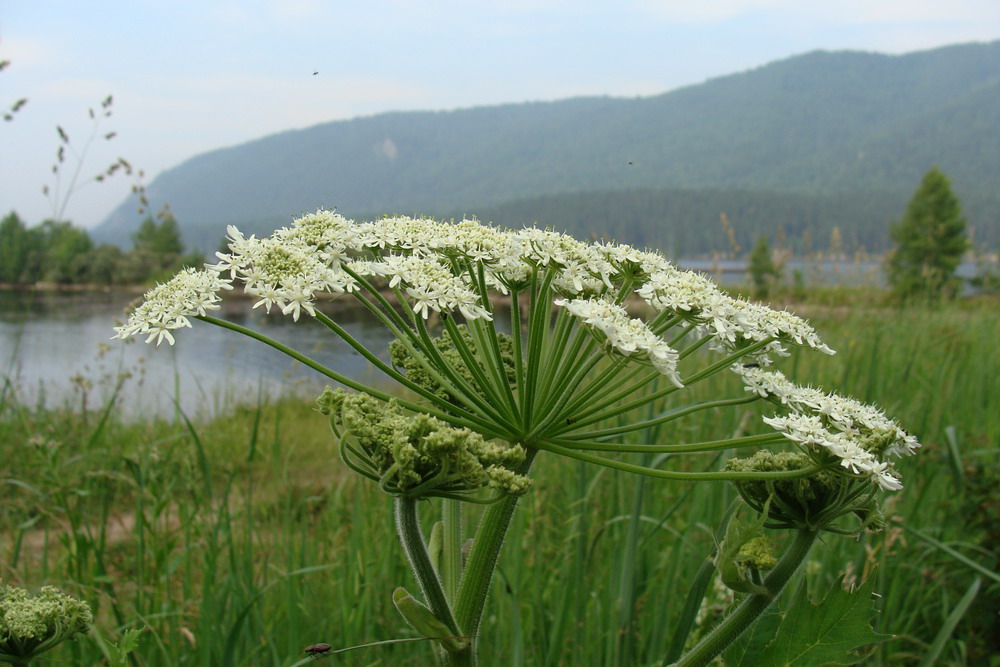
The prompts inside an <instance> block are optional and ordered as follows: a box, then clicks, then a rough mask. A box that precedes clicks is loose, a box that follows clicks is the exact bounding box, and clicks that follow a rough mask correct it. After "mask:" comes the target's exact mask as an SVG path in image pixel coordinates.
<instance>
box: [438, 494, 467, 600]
mask: <svg viewBox="0 0 1000 667" xmlns="http://www.w3.org/2000/svg"><path fill="white" fill-rule="evenodd" d="M461 581H462V501H460V500H450V499H448V498H445V499H443V500H442V501H441V582H442V583H443V584H444V594H445V596H447V598H448V602H450V603H451V604H452V605H454V604H455V599H456V598H457V597H458V586H459V584H460V583H461Z"/></svg>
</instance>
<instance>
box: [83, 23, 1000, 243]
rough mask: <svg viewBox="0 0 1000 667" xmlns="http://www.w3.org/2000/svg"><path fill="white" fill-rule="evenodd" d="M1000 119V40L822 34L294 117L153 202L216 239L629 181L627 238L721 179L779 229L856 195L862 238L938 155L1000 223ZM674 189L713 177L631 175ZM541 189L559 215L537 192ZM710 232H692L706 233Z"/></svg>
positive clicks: (713, 200) (166, 183) (710, 209)
mask: <svg viewBox="0 0 1000 667" xmlns="http://www.w3.org/2000/svg"><path fill="white" fill-rule="evenodd" d="M998 128H1000V41H998V42H992V43H989V44H967V45H959V46H951V47H945V48H940V49H935V50H932V51H923V52H918V53H912V54H907V55H902V56H887V55H879V54H874V53H859V52H822V51H819V52H814V53H808V54H805V55H801V56H796V57H792V58H788V59H786V60H782V61H779V62H775V63H772V64H769V65H766V66H763V67H760V68H757V69H754V70H751V71H747V72H743V73H739V74H734V75H731V76H725V77H721V78H717V79H712V80H709V81H707V82H705V83H703V84H699V85H695V86H690V87H686V88H682V89H678V90H675V91H672V92H669V93H665V94H663V95H658V96H655V97H645V98H634V99H620V98H609V97H600V98H577V99H570V100H565V101H558V102H544V103H542V102H538V103H526V104H510V105H502V106H493V107H481V108H472V109H463V110H457V111H440V112H428V111H421V112H401V113H387V114H381V115H377V116H371V117H365V118H357V119H353V120H347V121H337V122H331V123H326V124H322V125H317V126H314V127H310V128H307V129H303V130H296V131H289V132H283V133H281V134H276V135H272V136H268V137H264V138H262V139H259V140H256V141H253V142H250V143H247V144H243V145H240V146H235V147H232V148H226V149H221V150H216V151H212V152H209V153H205V154H202V155H198V156H196V157H194V158H192V159H190V160H188V161H186V162H184V163H183V164H181V165H179V166H178V167H176V168H174V169H171V170H169V171H167V172H164V173H163V174H162V175H160V176H159V177H158V178H156V179H155V180H154V181H153V182H152V183H151V184H150V186H149V187H148V195H149V196H150V198H151V200H152V203H153V205H154V208H155V207H156V206H158V205H159V204H160V203H164V202H166V203H169V204H170V206H171V209H172V210H173V211H174V214H175V215H176V216H177V219H178V220H179V222H180V224H181V226H182V229H183V231H184V234H185V238H186V239H188V240H189V241H192V242H197V243H200V244H202V245H203V246H205V247H215V246H217V244H218V240H219V238H220V236H221V232H222V230H224V229H225V225H226V224H229V223H235V224H238V225H241V226H243V227H246V228H248V229H252V230H257V231H266V230H269V229H273V228H274V227H275V226H276V225H281V224H286V223H287V222H288V221H289V220H290V218H291V216H292V215H294V214H297V213H300V212H303V211H308V210H312V209H315V208H317V207H319V206H324V207H337V208H338V210H340V211H341V212H343V213H344V214H346V215H358V216H360V215H363V214H365V215H367V214H372V213H393V212H395V213H422V214H429V215H451V214H453V213H455V212H456V211H459V212H465V213H469V214H475V213H480V214H481V217H484V218H485V217H487V216H486V215H485V214H486V212H487V211H506V212H507V214H510V213H511V212H512V211H515V210H516V211H517V214H518V216H520V219H516V220H515V219H505V220H503V222H504V223H507V224H522V223H531V222H534V221H538V222H540V223H542V224H555V223H558V224H560V225H562V223H563V221H564V219H566V217H567V216H569V215H570V214H572V215H577V212H579V214H580V215H585V214H586V211H587V207H586V206H582V205H581V204H580V201H578V200H575V199H574V197H567V196H566V195H567V194H572V193H582V192H591V195H589V196H590V197H591V199H589V200H587V201H591V202H593V201H595V200H594V197H599V196H600V195H599V194H596V193H595V191H600V192H602V193H616V192H617V193H619V194H618V195H617V196H613V197H610V198H606V199H604V200H597V201H614V202H615V205H616V207H618V208H617V210H620V211H621V217H622V218H628V219H630V220H633V221H634V226H633V225H632V224H630V225H621V227H622V228H621V229H620V231H618V230H616V233H617V234H618V236H619V238H621V239H622V240H628V241H633V242H641V241H642V240H644V239H648V240H649V241H651V242H655V243H671V242H672V241H671V236H670V235H664V234H662V233H659V232H656V233H651V232H650V231H649V230H647V229H643V228H641V227H642V226H643V225H653V226H657V229H661V231H662V227H663V226H664V225H669V226H677V227H680V228H687V227H692V226H696V225H701V224H703V223H702V222H701V221H702V220H705V219H711V220H713V221H714V222H715V223H716V224H717V222H718V218H719V214H720V213H726V212H727V211H726V210H724V209H723V208H720V206H721V204H720V199H719V193H730V194H732V193H749V194H750V195H753V196H754V197H757V198H763V199H760V201H759V202H758V206H757V210H760V206H764V207H765V208H768V207H770V208H772V209H774V210H784V211H785V213H783V214H782V216H779V218H780V219H778V218H774V219H769V220H766V221H762V222H761V225H763V226H764V227H771V228H772V229H773V227H775V226H777V225H779V224H780V225H782V226H783V227H785V228H793V227H794V226H795V222H796V220H797V217H796V216H799V215H800V214H801V215H806V214H805V213H802V211H801V210H800V211H796V210H795V207H791V208H789V206H788V203H789V202H794V201H798V202H803V205H802V206H803V207H804V208H805V209H807V210H811V211H813V213H812V214H811V215H813V216H814V218H815V217H816V216H819V218H817V219H814V220H813V221H812V222H810V223H809V224H810V225H811V226H814V227H816V232H814V233H813V237H814V238H815V237H816V236H822V235H828V234H829V231H830V230H831V229H832V228H833V226H835V225H843V224H845V221H840V220H836V219H835V218H836V217H838V216H837V215H836V213H837V210H836V209H837V206H836V205H834V204H831V203H830V202H834V203H835V202H854V204H852V206H853V208H850V207H849V210H846V209H845V210H843V211H841V213H842V214H849V215H851V216H852V217H851V218H850V220H849V221H846V222H847V223H849V226H852V227H856V228H857V229H858V231H859V233H860V236H859V237H858V240H859V241H860V242H862V243H864V242H869V243H871V242H874V243H873V245H875V246H878V245H880V244H884V239H885V236H886V233H885V228H886V225H887V223H888V217H891V216H892V215H898V214H899V213H901V212H902V210H901V206H902V204H905V201H906V198H907V197H908V195H909V194H910V193H911V192H912V191H913V190H914V188H915V187H916V186H917V184H918V183H919V181H920V178H921V176H922V175H923V173H924V172H925V171H926V170H927V169H929V168H930V167H931V166H933V165H938V166H940V167H941V168H942V169H943V170H944V171H945V172H946V173H947V174H948V175H949V176H951V178H952V181H953V185H954V188H955V191H956V193H957V194H958V195H959V196H960V197H962V199H963V202H964V203H965V205H966V208H967V210H968V212H969V218H970V219H969V222H970V224H971V225H972V226H973V227H975V228H976V234H977V239H978V240H991V239H992V240H996V239H997V238H998V237H1000V233H998V232H1000V196H997V194H996V193H995V192H994V191H995V190H997V184H998V183H1000V132H998V131H997V129H998ZM676 190H682V191H684V192H688V193H691V192H699V191H702V192H703V196H702V197H701V199H702V201H703V209H702V210H701V212H700V214H699V215H698V216H693V217H684V218H671V217H670V216H669V215H668V212H667V211H662V212H660V213H659V214H658V212H657V211H656V210H655V208H653V209H651V208H650V204H649V201H650V199H649V198H648V197H647V198H645V199H644V200H643V201H644V202H645V203H644V204H643V206H644V207H645V208H643V209H642V212H643V213H642V215H639V214H638V210H628V207H629V206H630V203H629V202H630V201H635V198H630V197H628V196H624V195H623V194H622V193H627V192H629V191H632V192H635V191H644V192H646V193H647V194H648V193H649V192H659V193H660V195H657V196H660V197H661V199H662V198H663V197H665V196H666V194H664V193H670V192H673V191H676ZM692 196H695V195H692ZM733 196H735V195H733ZM740 196H743V195H742V194H741V195H740ZM769 197H770V198H773V199H772V200H770V201H772V204H766V203H764V202H765V200H768V198H769ZM537 198H541V200H544V201H546V202H547V203H548V205H549V211H550V215H552V216H553V217H552V219H546V215H545V214H543V211H542V209H541V208H539V209H538V210H537V212H535V211H533V210H532V209H531V208H530V202H532V201H535V200H536V199H537ZM654 198H655V197H654ZM581 201H582V200H581ZM512 202H519V204H517V205H516V206H514V205H513V204H512ZM557 202H562V203H561V204H558V205H559V206H562V209H561V211H562V212H561V213H559V212H557V211H556V210H555V208H554V207H556V206H557ZM806 202H812V203H806ZM823 202H827V203H823ZM858 202H869V205H862V204H859V203H858ZM511 206H514V208H511ZM505 207H506V208H505ZM134 209H135V207H134V205H133V203H132V202H125V203H123V204H122V205H121V206H120V207H119V208H118V209H117V210H116V212H115V213H114V214H113V215H112V216H111V217H109V219H108V220H107V221H105V222H104V223H102V225H101V226H100V227H99V228H98V229H97V230H95V236H97V237H98V238H99V239H102V240H103V239H109V240H116V241H125V240H126V239H127V238H128V234H129V233H130V231H131V230H133V229H135V227H136V226H137V224H138V221H137V220H135V218H134V213H133V211H134ZM830 209H832V212H831V213H830V214H828V213H826V211H827V210H830ZM609 213H613V212H609ZM676 214H677V212H675V215H676ZM505 217H507V216H506V215H505ZM607 220H608V218H607V217H605V216H602V217H600V218H599V219H597V220H594V221H593V223H591V222H590V221H588V220H586V219H584V220H581V221H580V223H579V225H578V226H577V228H576V229H575V231H577V232H587V231H593V232H604V231H606V230H607V229H608V226H607ZM803 224H804V223H803ZM754 225H756V223H754ZM696 236H697V234H693V235H688V236H687V238H688V241H687V243H688V244H689V247H686V248H684V251H685V252H701V251H704V250H705V249H706V248H703V247H701V246H702V242H701V241H698V242H695V241H694V240H693V239H695V237H696Z"/></svg>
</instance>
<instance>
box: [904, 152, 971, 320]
mask: <svg viewBox="0 0 1000 667" xmlns="http://www.w3.org/2000/svg"><path fill="white" fill-rule="evenodd" d="M965 231H966V221H965V217H964V216H963V215H962V206H961V204H960V203H959V201H958V198H957V197H956V196H955V195H954V193H952V191H951V181H950V180H949V179H948V177H947V176H946V175H945V174H944V173H943V172H942V171H941V170H940V169H938V168H937V167H934V168H932V169H931V170H930V171H928V172H927V173H926V174H925V175H924V178H923V180H922V181H921V183H920V187H919V188H917V190H916V192H914V194H913V197H912V198H911V199H910V203H909V204H908V205H907V207H906V212H905V213H904V214H903V217H902V219H900V220H898V221H896V222H894V223H892V225H891V226H890V229H889V232H890V235H891V236H892V240H893V241H894V242H895V244H896V247H895V248H894V249H893V250H892V251H891V253H890V254H889V257H888V262H887V266H886V270H887V273H888V277H889V283H890V284H891V285H892V288H893V291H894V292H895V293H896V295H897V296H898V297H899V298H900V299H903V300H907V299H929V300H934V299H938V298H940V297H942V296H945V297H953V296H955V294H957V293H958V279H957V278H956V277H955V270H956V269H957V268H958V265H959V264H960V263H961V262H962V256H963V255H964V254H965V252H966V250H968V247H969V241H968V238H966V234H965Z"/></svg>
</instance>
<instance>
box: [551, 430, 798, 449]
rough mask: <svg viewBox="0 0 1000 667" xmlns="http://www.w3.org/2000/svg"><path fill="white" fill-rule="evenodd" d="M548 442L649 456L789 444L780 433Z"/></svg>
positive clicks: (578, 447)
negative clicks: (668, 440) (671, 440)
mask: <svg viewBox="0 0 1000 667" xmlns="http://www.w3.org/2000/svg"><path fill="white" fill-rule="evenodd" d="M546 442H551V443H553V444H556V445H560V446H563V447H569V448H570V449H582V450H586V451H597V452H644V453H647V454H648V453H652V452H672V453H675V454H678V453H690V452H712V451H717V450H720V449H737V448H740V447H753V446H760V445H771V444H775V443H779V442H787V439H786V438H785V436H783V435H782V434H780V433H763V434H761V435H748V436H745V437H742V438H725V439H724V440H707V441H705V442H691V443H684V444H677V445H650V444H616V443H611V442H596V441H593V440H570V439H566V438H546Z"/></svg>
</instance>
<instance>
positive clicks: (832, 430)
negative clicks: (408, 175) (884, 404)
mask: <svg viewBox="0 0 1000 667" xmlns="http://www.w3.org/2000/svg"><path fill="white" fill-rule="evenodd" d="M733 371H734V372H736V373H738V374H739V375H740V376H741V377H742V378H743V382H744V384H745V385H746V389H747V391H750V392H753V393H754V394H756V395H758V396H761V397H763V398H768V399H771V400H775V401H777V402H779V403H781V404H782V405H785V406H786V407H787V408H788V409H789V410H791V412H792V414H790V415H788V416H784V417H782V416H774V417H765V418H764V423H766V424H767V425H769V426H771V427H772V428H774V429H775V430H777V431H779V432H780V433H781V434H782V435H784V436H785V437H786V438H788V439H789V440H792V441H794V442H797V443H799V444H801V445H804V446H815V447H821V448H823V449H824V450H826V451H827V452H830V453H831V454H833V455H834V456H836V457H837V458H839V459H840V460H841V465H843V466H844V467H845V468H847V469H848V470H850V471H851V472H853V473H855V474H863V475H868V476H870V477H871V479H872V481H874V482H876V483H877V484H878V485H879V486H881V487H882V488H883V489H886V490H896V489H900V488H902V484H901V483H900V481H899V479H898V477H896V476H895V475H894V474H893V473H894V470H893V468H892V466H891V464H890V463H888V461H887V460H886V459H887V458H888V456H889V455H893V456H903V455H911V454H913V453H914V452H915V451H916V450H917V448H918V447H920V443H919V442H917V439H916V438H915V437H913V436H912V435H910V434H909V433H907V432H906V431H904V430H903V429H902V428H900V426H899V425H898V424H897V423H896V422H895V421H893V420H891V419H889V418H888V417H886V416H885V414H884V413H883V412H882V411H881V410H879V409H878V408H877V407H875V406H874V405H868V404H864V403H861V402H859V401H856V400H854V399H852V398H847V397H845V396H839V395H837V394H832V393H825V392H823V391H821V390H819V389H815V388H812V387H802V386H799V385H796V384H795V383H793V382H791V381H790V380H788V379H787V378H785V376H784V375H783V374H782V373H780V372H778V371H765V370H763V369H760V368H753V367H750V368H746V367H743V366H741V365H739V364H736V365H734V366H733Z"/></svg>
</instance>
